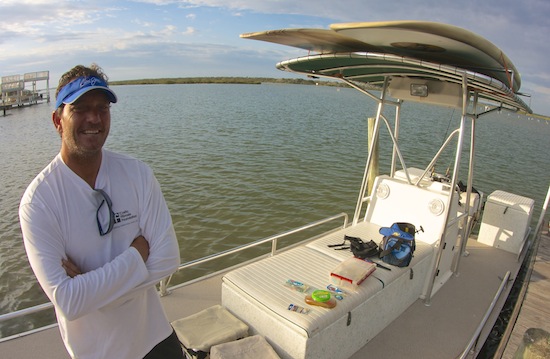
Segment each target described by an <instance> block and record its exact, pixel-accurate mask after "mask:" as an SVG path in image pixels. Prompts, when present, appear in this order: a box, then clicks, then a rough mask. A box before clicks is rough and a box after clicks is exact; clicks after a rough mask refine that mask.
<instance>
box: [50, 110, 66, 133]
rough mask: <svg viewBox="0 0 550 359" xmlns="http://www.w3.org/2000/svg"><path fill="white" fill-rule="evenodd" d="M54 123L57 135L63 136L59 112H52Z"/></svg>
mask: <svg viewBox="0 0 550 359" xmlns="http://www.w3.org/2000/svg"><path fill="white" fill-rule="evenodd" d="M52 122H53V125H54V127H55V129H56V130H57V133H59V135H61V134H62V133H63V127H62V126H61V116H59V111H58V110H55V111H54V112H52Z"/></svg>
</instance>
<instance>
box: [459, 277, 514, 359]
mask: <svg viewBox="0 0 550 359" xmlns="http://www.w3.org/2000/svg"><path fill="white" fill-rule="evenodd" d="M509 280H510V271H508V272H506V275H505V276H504V278H503V279H502V282H501V283H500V287H499V288H498V291H497V292H496V294H495V296H494V298H493V301H492V302H491V304H490V305H489V308H488V309H487V312H485V315H484V316H483V319H482V320H481V322H480V323H479V325H478V327H477V328H476V331H475V333H474V335H473V336H472V339H470V341H469V342H468V345H467V346H466V348H465V349H464V351H463V352H462V355H460V357H459V358H460V359H465V358H467V357H468V356H470V355H472V354H473V353H472V350H474V349H473V348H474V346H475V345H476V344H477V341H478V339H479V336H480V334H481V331H482V330H483V328H484V327H485V324H486V323H487V320H488V319H489V316H490V315H491V313H492V312H493V309H494V308H495V306H496V304H497V302H498V300H499V299H500V297H501V295H502V293H503V291H504V289H505V288H506V286H507V285H508V281H509Z"/></svg>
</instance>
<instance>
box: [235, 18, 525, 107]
mask: <svg viewBox="0 0 550 359" xmlns="http://www.w3.org/2000/svg"><path fill="white" fill-rule="evenodd" d="M241 37H242V38H247V39H254V40H262V41H268V42H273V43H278V44H282V45H288V46H293V47H297V48H301V49H305V50H308V51H309V54H308V55H306V56H302V57H298V58H295V59H290V60H285V61H282V62H279V63H278V64H277V65H276V67H277V68H278V69H280V70H284V71H289V72H294V73H299V74H304V75H307V76H313V77H323V78H329V79H338V80H343V81H344V82H348V83H350V82H352V83H356V84H357V83H359V84H361V85H362V86H364V87H366V88H367V89H371V90H382V88H383V87H382V85H383V83H384V81H385V79H386V78H389V81H390V86H389V88H390V95H391V96H392V97H395V98H400V99H405V100H412V101H417V102H430V101H426V100H427V98H426V97H428V96H427V94H424V95H422V94H420V95H418V94H417V95H413V93H412V91H411V92H410V95H411V96H406V93H409V88H410V86H411V85H416V84H418V85H426V86H427V88H428V89H427V91H428V92H429V93H430V94H431V95H433V94H435V95H437V96H439V97H440V98H441V97H442V98H446V99H447V98H449V97H455V98H454V99H453V100H451V101H450V102H449V101H447V100H445V101H443V102H441V101H439V99H436V101H435V102H433V103H438V104H443V105H451V106H453V107H460V106H461V103H462V100H461V99H460V98H461V97H462V95H461V90H458V93H457V88H460V87H461V86H462V84H463V81H464V79H465V78H466V79H467V82H468V89H469V90H470V91H475V92H476V93H477V95H478V96H479V98H481V99H485V100H488V101H490V102H494V103H495V106H497V107H504V108H507V109H510V110H514V111H518V110H521V111H526V112H529V113H530V112H531V109H530V108H529V106H527V105H526V104H525V103H524V101H523V100H522V99H521V98H519V96H518V95H519V93H518V91H519V86H520V84H521V78H520V76H519V72H518V71H517V70H516V68H515V66H514V65H513V63H512V62H511V61H510V59H509V58H508V57H507V56H506V55H505V54H504V53H502V51H501V50H500V49H498V48H497V47H496V46H495V45H493V44H492V43H490V42H489V41H488V40H486V39H484V38H482V37H480V36H478V35H476V34H474V33H471V32H469V31H467V30H464V29H461V28H457V27H455V26H451V25H446V24H440V23H433V22H421V21H390V22H376V23H348V24H333V25H331V29H330V30H324V29H282V30H270V31H264V32H256V33H247V34H242V35H241ZM311 52H316V54H312V53H311ZM442 83H445V86H442ZM446 84H449V85H450V86H446ZM453 84H455V86H453ZM399 86H401V87H402V88H401V89H398V88H397V87H399ZM403 86H406V87H407V88H406V90H407V91H403V90H405V88H404V87H403ZM392 87H393V89H394V91H392ZM437 96H436V97H437ZM457 96H458V97H459V98H458V99H457V98H456V97H457ZM433 97H434V96H432V98H433Z"/></svg>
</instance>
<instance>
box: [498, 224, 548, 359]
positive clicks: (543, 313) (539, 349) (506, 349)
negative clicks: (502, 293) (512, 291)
mask: <svg viewBox="0 0 550 359" xmlns="http://www.w3.org/2000/svg"><path fill="white" fill-rule="evenodd" d="M542 227H543V229H542V231H541V236H540V239H539V242H538V250H537V248H535V250H536V251H537V252H536V255H535V257H534V259H533V261H532V264H533V265H532V267H531V268H530V269H529V272H528V274H530V276H528V278H526V280H528V281H529V282H528V285H527V287H526V292H525V297H524V300H523V303H522V305H521V307H518V308H517V310H516V311H517V314H518V315H517V319H516V322H515V324H514V326H513V329H511V334H510V336H509V339H508V342H507V343H506V344H505V345H501V346H500V347H499V350H500V352H501V353H498V351H497V355H495V358H503V359H515V358H532V359H538V358H549V357H550V306H549V305H548V295H549V293H550V234H549V228H548V222H545V223H544V225H543V226H542ZM535 245H537V243H536V242H535ZM501 354H502V356H500V355H501Z"/></svg>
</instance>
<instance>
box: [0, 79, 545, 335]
mask: <svg viewBox="0 0 550 359" xmlns="http://www.w3.org/2000/svg"><path fill="white" fill-rule="evenodd" d="M114 89H115V91H116V92H117V94H118V96H119V103H117V104H115V105H113V107H112V125H111V134H110V137H109V140H108V141H107V144H106V146H107V147H108V148H110V149H112V150H115V151H119V152H124V153H127V154H130V155H133V156H135V157H138V158H140V159H142V160H144V161H145V162H147V163H148V164H149V165H150V166H151V167H152V168H153V169H154V171H155V173H156V175H157V178H158V179H159V182H160V183H161V186H162V189H163V191H164V194H165V197H166V200H167V202H168V205H169V207H170V210H171V213H172V216H173V221H174V225H175V228H176V233H177V236H178V240H179V242H180V248H181V256H182V260H183V261H189V260H192V259H196V258H200V257H203V256H206V255H209V254H212V253H214V252H216V251H220V250H224V249H227V248H231V247H234V246H235V245H237V244H242V243H247V242H250V241H253V240H255V239H259V238H263V237H267V236H269V235H272V234H275V233H279V232H282V231H284V230H288V229H291V228H295V227H298V226H300V225H303V224H306V223H309V222H312V221H315V220H318V219H321V218H325V217H328V216H330V215H333V214H337V213H340V212H347V213H348V214H350V215H351V214H352V213H353V210H354V206H355V202H356V194H357V191H358V189H359V185H360V181H361V176H362V173H363V165H364V161H365V159H366V156H367V145H366V128H367V121H366V118H367V117H368V116H373V115H374V113H375V110H374V105H373V104H372V102H370V101H369V100H368V99H366V98H365V97H364V96H363V95H361V94H359V93H357V92H356V91H354V90H351V89H335V88H329V87H314V86H298V85H271V84H266V85H159V86H119V87H115V88H114ZM52 95H53V93H52ZM50 112H51V107H50V105H48V104H42V105H36V106H33V107H28V108H23V109H17V110H12V111H11V112H10V115H9V116H7V117H0V154H1V156H0V168H2V173H1V175H0V179H1V181H0V184H1V186H0V313H6V312H9V311H12V310H15V309H21V308H25V307H28V306H30V305H35V304H39V303H43V302H45V301H46V298H45V296H44V294H43V293H42V291H41V289H40V287H39V286H38V285H37V283H36V281H35V278H34V275H33V274H32V272H31V270H30V267H29V265H28V262H27V259H26V256H25V252H24V249H23V245H22V238H21V233H20V229H19V224H18V217H17V209H18V205H19V200H20V198H21V195H22V194H23V192H24V190H25V188H26V186H27V185H28V183H29V182H30V181H31V180H32V179H33V178H34V176H35V175H36V174H37V173H38V172H39V171H40V170H41V169H42V168H44V167H45V166H46V165H47V164H48V163H49V161H50V160H51V159H52V158H53V157H54V156H55V155H56V154H57V152H58V151H59V145H60V140H59V137H58V135H57V133H56V132H55V130H54V128H53V125H52V123H51V114H50ZM403 113H404V115H406V116H405V117H404V118H403V122H404V124H403V127H402V132H401V133H402V136H406V137H407V138H410V139H413V141H411V142H412V143H411V145H410V146H404V147H403V151H404V153H405V160H406V161H407V160H408V166H419V167H424V166H426V165H427V163H428V161H429V159H430V158H431V156H432V155H433V154H434V153H435V151H436V149H437V148H438V147H439V146H440V145H441V143H442V142H443V140H444V135H445V133H446V132H447V129H448V125H449V123H450V122H453V123H456V121H457V120H458V113H453V111H452V110H446V109H441V110H437V109H433V108H429V107H424V106H418V105H410V104H409V105H407V106H406V107H404V111H403ZM434 114H435V115H436V116H437V118H439V119H440V121H438V122H436V123H432V122H428V121H427V120H426V119H425V118H426V116H427V115H430V116H432V115H434ZM409 118H411V119H414V121H409V122H408V123H405V121H406V120H407V119H409ZM477 126H478V137H477V139H476V141H477V142H476V143H477V152H478V159H477V162H476V170H477V177H476V178H477V180H476V181H475V182H474V186H475V187H476V188H478V189H480V190H482V191H484V192H485V193H487V194H488V193H491V192H492V191H494V190H495V189H502V190H505V191H509V192H512V193H517V194H520V195H523V196H527V197H531V198H534V199H535V200H536V210H537V213H539V211H540V207H541V205H542V202H543V200H544V196H545V195H546V191H547V188H548V184H549V177H550V176H549V175H548V174H549V171H550V158H549V153H550V141H549V140H548V139H549V138H550V125H549V124H547V123H545V122H538V121H536V120H529V119H527V118H525V117H523V116H517V115H508V114H506V113H505V114H501V115H496V114H495V115H494V116H493V117H486V118H484V119H482V120H481V121H479V122H478V124H477ZM426 128H429V129H430V130H432V131H433V132H437V134H433V133H431V132H426V131H425V129H426ZM407 153H409V155H408V156H407ZM411 153H412V154H414V156H415V158H413V157H412V156H411ZM416 158H419V160H418V159H416ZM384 159H385V158H382V160H383V162H384ZM451 159H452V155H449V156H447V158H444V159H443V160H442V161H441V162H442V164H441V165H440V166H439V167H438V168H437V169H438V170H439V171H440V172H443V171H444V170H445V168H446V166H447V165H448V164H450V163H451ZM386 160H387V159H386ZM536 218H537V219H538V214H537V215H536ZM185 276H186V273H180V274H179V277H178V278H176V280H178V279H179V280H183V279H185ZM51 318H52V316H51V314H49V317H48V318H46V319H40V320H41V321H47V320H51ZM33 325H34V319H29V322H28V323H27V322H25V321H21V320H19V321H18V322H17V323H9V322H7V323H5V324H4V325H3V326H2V324H0V335H4V336H5V335H8V334H9V332H10V331H11V330H12V329H13V327H15V326H25V327H31V326H33Z"/></svg>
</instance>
